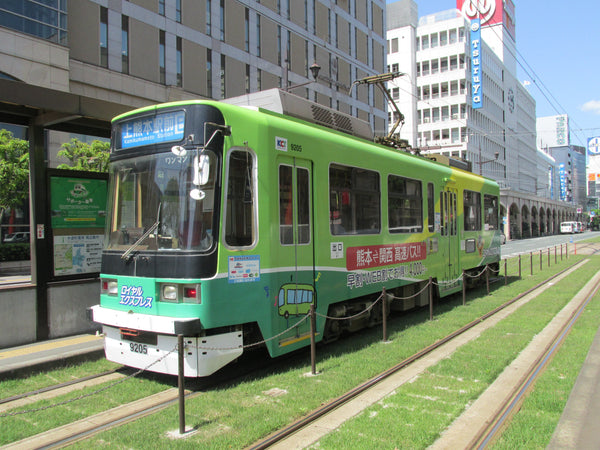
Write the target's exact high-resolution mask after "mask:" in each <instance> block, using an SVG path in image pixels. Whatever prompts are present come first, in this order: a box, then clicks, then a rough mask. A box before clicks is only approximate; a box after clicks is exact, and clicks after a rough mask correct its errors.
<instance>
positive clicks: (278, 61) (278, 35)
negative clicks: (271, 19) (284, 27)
mask: <svg viewBox="0 0 600 450" xmlns="http://www.w3.org/2000/svg"><path fill="white" fill-rule="evenodd" d="M287 58H288V55H286V58H285V60H286V61H287ZM277 64H278V65H279V67H281V25H277Z"/></svg>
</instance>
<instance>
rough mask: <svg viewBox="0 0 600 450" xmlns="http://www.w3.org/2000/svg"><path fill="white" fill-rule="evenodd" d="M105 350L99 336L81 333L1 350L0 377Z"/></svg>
mask: <svg viewBox="0 0 600 450" xmlns="http://www.w3.org/2000/svg"><path fill="white" fill-rule="evenodd" d="M103 353H104V342H103V339H102V336H100V335H93V334H83V335H79V336H71V337H67V338H61V339H54V340H49V341H42V342H36V343H33V344H28V345H22V346H19V347H14V348H6V349H2V350H0V379H6V378H14V377H17V376H22V375H23V374H25V373H27V372H32V371H35V370H39V369H41V368H42V367H44V368H45V367H51V366H59V365H61V364H65V363H67V362H71V361H76V360H78V359H85V358H91V357H100V356H101V355H102V354H103Z"/></svg>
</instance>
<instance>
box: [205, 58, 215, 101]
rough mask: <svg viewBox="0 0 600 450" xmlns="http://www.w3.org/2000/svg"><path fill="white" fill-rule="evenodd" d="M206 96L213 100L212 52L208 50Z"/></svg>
mask: <svg viewBox="0 0 600 450" xmlns="http://www.w3.org/2000/svg"><path fill="white" fill-rule="evenodd" d="M206 96H207V97H208V98H212V96H213V94H212V50H211V49H210V48H207V49H206Z"/></svg>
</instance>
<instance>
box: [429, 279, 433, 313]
mask: <svg viewBox="0 0 600 450" xmlns="http://www.w3.org/2000/svg"><path fill="white" fill-rule="evenodd" d="M429 320H433V278H431V277H429Z"/></svg>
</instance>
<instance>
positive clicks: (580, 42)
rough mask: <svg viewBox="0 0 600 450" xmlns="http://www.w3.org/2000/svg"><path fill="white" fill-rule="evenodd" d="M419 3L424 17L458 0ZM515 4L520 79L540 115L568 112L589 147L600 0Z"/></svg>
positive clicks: (599, 81) (596, 94) (598, 80)
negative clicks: (524, 83) (526, 83)
mask: <svg viewBox="0 0 600 450" xmlns="http://www.w3.org/2000/svg"><path fill="white" fill-rule="evenodd" d="M394 1H396V0H386V2H387V3H388V4H389V3H394ZM479 1H485V0H479ZM415 2H416V3H417V7H418V11H419V17H421V16H425V15H428V14H433V13H436V12H439V11H445V10H448V9H453V8H456V0H415ZM513 3H514V5H515V27H516V42H517V78H518V79H519V81H521V82H524V81H528V82H529V83H530V84H529V85H528V86H527V89H528V91H529V93H530V94H531V95H532V96H533V98H534V99H535V101H536V115H537V117H544V116H554V115H558V114H567V115H568V116H569V125H570V128H571V144H574V145H582V146H584V147H585V146H587V138H589V137H594V136H600V22H599V18H600V1H599V0H580V1H578V2H567V1H564V0H563V1H559V0H544V1H540V0H513Z"/></svg>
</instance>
